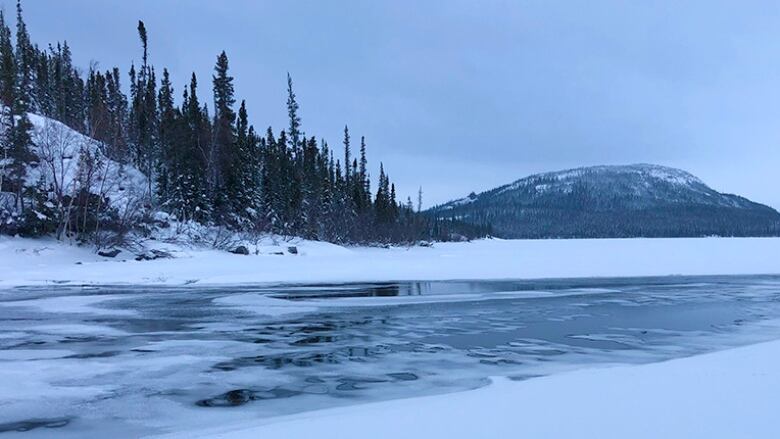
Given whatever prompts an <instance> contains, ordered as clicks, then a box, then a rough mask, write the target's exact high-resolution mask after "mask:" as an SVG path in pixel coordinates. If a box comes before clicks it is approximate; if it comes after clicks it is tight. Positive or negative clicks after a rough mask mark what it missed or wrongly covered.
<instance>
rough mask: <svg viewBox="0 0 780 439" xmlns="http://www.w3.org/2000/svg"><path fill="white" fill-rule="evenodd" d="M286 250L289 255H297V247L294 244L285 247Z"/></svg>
mask: <svg viewBox="0 0 780 439" xmlns="http://www.w3.org/2000/svg"><path fill="white" fill-rule="evenodd" d="M287 252H288V253H290V254H291V255H297V254H298V247H296V246H291V247H287Z"/></svg>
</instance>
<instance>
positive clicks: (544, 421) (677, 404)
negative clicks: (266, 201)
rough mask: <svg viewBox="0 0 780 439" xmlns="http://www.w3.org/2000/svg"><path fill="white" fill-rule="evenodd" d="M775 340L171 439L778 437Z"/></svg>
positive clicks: (779, 380) (779, 382)
mask: <svg viewBox="0 0 780 439" xmlns="http://www.w3.org/2000/svg"><path fill="white" fill-rule="evenodd" d="M778 361H780V341H774V342H768V343H763V344H758V345H753V346H748V347H742V348H737V349H733V350H728V351H722V352H716V353H712V354H706V355H700V356H695V357H690V358H684V359H678V360H672V361H668V362H663V363H655V364H648V365H642V366H615V367H606V368H599V369H586V370H580V371H575V372H569V373H564V374H559V375H552V376H548V377H543V378H536V379H531V380H528V381H521V382H513V381H510V380H508V379H506V378H494V379H493V383H492V384H491V385H490V386H488V387H485V388H481V389H478V390H473V391H467V392H460V393H455V394H448V395H437V396H428V397H419V398H411V399H402V400H394V401H387V402H380V403H373V404H365V405H361V406H354V407H345V408H336V409H327V410H321V411H314V412H308V413H302V414H297V415H291V416H284V417H277V418H272V419H265V420H255V421H250V422H246V423H240V424H232V425H225V426H219V427H215V428H213V429H207V430H199V431H187V432H179V433H176V434H173V435H167V436H163V437H166V438H169V439H173V438H181V437H187V438H199V437H209V438H221V439H243V438H259V437H276V438H283V437H284V438H305V437H317V438H319V439H328V438H338V439H351V438H355V439H363V438H366V437H370V438H372V439H385V438H387V439H398V438H425V439H436V438H447V439H460V438H581V439H587V438H594V439H609V438H615V439H618V438H619V439H624V438H632V439H642V438H648V439H650V438H653V439H656V438H667V439H675V438H680V439H683V438H685V439H687V438H708V439H718V438H734V439H736V438H752V439H760V438H767V439H769V438H776V437H780V422H778V421H777V407H778V405H779V404H780V368H778V367H777V364H778Z"/></svg>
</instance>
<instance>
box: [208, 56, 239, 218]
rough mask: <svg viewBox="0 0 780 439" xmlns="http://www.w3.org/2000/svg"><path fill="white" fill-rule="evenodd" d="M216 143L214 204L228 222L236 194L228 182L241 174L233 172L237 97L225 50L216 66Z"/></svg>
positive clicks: (214, 77)
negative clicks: (230, 201)
mask: <svg viewBox="0 0 780 439" xmlns="http://www.w3.org/2000/svg"><path fill="white" fill-rule="evenodd" d="M214 72H215V74H214V76H213V84H214V143H213V146H212V151H213V152H212V159H213V160H214V162H213V163H212V166H213V175H212V178H213V181H212V182H211V185H212V196H213V205H214V209H215V211H216V214H217V215H218V216H219V217H220V218H221V219H223V220H226V219H228V217H229V216H230V214H231V213H232V212H230V205H229V200H230V198H231V196H232V195H233V193H229V192H228V191H229V190H232V189H235V188H234V187H232V186H231V187H230V188H228V187H227V184H228V182H229V181H234V180H235V179H236V177H235V176H233V175H231V174H233V173H234V172H238V171H237V170H235V169H233V165H234V164H235V163H236V157H235V156H236V154H235V140H236V132H235V120H236V113H235V111H233V104H235V102H236V100H235V97H234V88H233V77H232V76H230V75H229V74H228V57H227V54H226V53H225V52H224V51H222V53H220V55H219V56H218V57H217V64H216V65H215V66H214Z"/></svg>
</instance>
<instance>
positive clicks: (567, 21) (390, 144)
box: [0, 0, 780, 207]
mask: <svg viewBox="0 0 780 439" xmlns="http://www.w3.org/2000/svg"><path fill="white" fill-rule="evenodd" d="M14 3H15V2H14V1H11V0H0V4H1V5H3V7H4V8H5V10H6V12H7V13H8V12H12V11H13V9H14V6H13V5H14ZM24 8H25V17H26V20H27V23H28V26H29V28H30V31H31V33H32V37H33V40H34V41H35V42H37V43H38V44H46V43H49V42H54V41H56V40H63V39H67V40H68V42H69V43H70V45H71V47H72V49H73V52H74V60H75V61H76V62H77V63H78V64H79V65H81V66H84V67H87V66H88V65H89V63H90V62H91V61H97V62H99V64H100V66H101V67H103V68H108V67H112V66H114V65H118V66H119V67H120V68H121V69H122V71H123V72H127V70H128V69H129V65H130V62H131V61H132V60H136V62H137V61H138V60H139V59H140V48H139V43H138V38H137V35H136V23H137V20H138V19H142V20H144V21H145V23H146V27H147V29H148V31H149V41H150V43H149V44H150V59H151V61H152V62H153V64H154V65H155V66H157V67H158V68H160V69H161V68H162V67H164V66H165V67H168V68H169V70H171V73H172V76H173V79H174V84H175V86H176V93H177V95H179V94H180V92H181V90H182V85H184V84H185V83H186V82H187V79H188V77H189V74H190V72H191V71H193V70H194V71H195V72H196V73H197V74H198V77H199V79H200V82H201V90H200V95H201V99H202V100H204V101H209V100H210V80H211V71H212V70H211V69H212V67H213V64H214V61H215V59H216V55H217V54H218V53H219V52H220V51H221V50H223V49H224V50H226V51H227V53H228V56H229V58H230V61H231V69H232V73H233V75H234V76H235V77H236V91H237V95H238V97H239V99H241V98H244V99H246V100H247V104H248V108H249V113H250V118H251V120H252V122H253V123H254V125H255V126H256V128H258V129H261V130H262V129H264V128H265V127H267V126H268V125H273V127H274V128H275V129H276V131H278V130H280V129H282V128H284V127H285V126H286V120H285V115H286V113H285V109H284V102H285V95H284V94H285V75H286V72H287V71H289V72H290V73H291V74H292V76H293V79H294V81H295V85H296V93H297V94H298V97H299V101H300V104H301V108H302V118H303V125H304V129H305V131H306V132H307V133H308V134H310V135H311V134H315V135H317V136H318V137H325V138H326V139H327V140H328V142H329V144H330V145H331V146H340V144H341V131H342V130H343V126H344V124H345V123H346V124H349V126H350V130H351V132H352V135H353V139H359V136H360V135H365V136H366V138H367V143H368V147H369V161H370V162H371V163H372V165H374V167H375V168H378V163H379V161H380V160H381V161H383V162H384V163H385V167H386V169H388V170H389V173H390V176H391V178H392V179H394V180H395V181H396V182H397V185H398V189H399V193H400V194H401V195H403V196H404V197H405V196H406V195H411V196H412V197H413V198H414V196H415V194H416V191H417V186H418V185H422V186H423V190H424V191H425V201H426V203H425V204H426V205H430V204H433V203H438V202H443V201H446V200H448V199H450V198H455V197H460V196H463V195H465V194H467V193H468V192H470V191H472V190H474V191H480V190H484V189H488V188H490V187H492V186H496V185H499V184H502V183H507V182H510V181H513V180H515V179H517V178H520V177H523V176H525V175H527V174H529V173H532V172H539V171H549V170H557V169H561V168H566V167H575V166H582V165H595V164H624V163H636V162H649V163H657V164H663V165H669V166H675V167H680V168H683V169H686V170H688V171H691V172H692V173H694V174H696V175H697V176H699V177H701V178H702V179H703V180H705V181H706V182H707V183H709V184H710V185H711V186H713V187H714V188H715V189H717V190H720V191H724V192H733V193H739V194H741V195H745V196H747V197H749V198H752V199H754V200H756V201H759V202H764V203H768V204H771V205H773V206H774V207H780V190H778V188H780V172H778V169H779V168H780V123H778V122H780V87H779V85H780V26H778V25H777V24H778V23H780V2H776V1H767V2H748V1H745V2H742V1H739V2H738V1H728V2H719V1H686V2H678V1H668V2H662V1H651V2H640V1H575V0H571V1H566V2H564V1H550V0H540V1H480V2H476V1H468V2H467V1H453V0H447V1H424V2H421V1H399V0H394V1H385V2H379V1H327V2H326V1H316V0H311V1H273V2H271V1H268V2H261V1H248V0H246V1H236V0H233V1H220V2H217V1H196V0H178V1H176V0H169V1H160V0H134V1H99V0H80V1H60V0H49V1H47V0H34V1H32V0H26V1H25V2H24ZM125 78H126V76H125ZM376 173H377V170H376V169H374V174H376Z"/></svg>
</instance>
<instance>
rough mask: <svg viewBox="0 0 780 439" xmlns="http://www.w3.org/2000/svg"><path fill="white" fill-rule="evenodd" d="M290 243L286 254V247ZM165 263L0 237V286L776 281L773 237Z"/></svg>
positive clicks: (183, 255) (212, 257)
mask: <svg viewBox="0 0 780 439" xmlns="http://www.w3.org/2000/svg"><path fill="white" fill-rule="evenodd" d="M289 245H295V246H297V248H298V254H297V255H292V254H289V252H288V251H287V246H289ZM155 246H156V248H160V249H163V250H166V251H169V252H171V253H172V254H173V255H174V256H175V258H174V259H161V260H155V261H142V262H138V261H134V260H133V259H132V257H133V255H131V254H129V253H127V252H124V253H122V254H120V255H119V256H117V257H116V258H114V259H110V258H102V257H100V256H97V255H95V254H94V253H92V252H91V251H89V250H87V249H85V248H79V247H73V246H69V245H64V244H61V243H58V242H56V241H53V240H29V239H22V238H9V237H0V286H16V285H40V284H50V283H70V284H111V283H133V284H167V285H183V284H192V283H197V284H199V285H200V284H249V283H304V282H309V283H314V282H351V281H370V282H376V281H392V280H445V279H531V278H551V277H607V276H664V275H720V274H776V273H780V259H778V255H780V238H675V239H592V240H589V239H582V240H498V239H494V240H481V241H475V242H470V243H441V244H436V245H435V246H434V247H433V248H426V247H412V248H400V247H399V248H390V249H383V248H363V247H358V248H344V247H340V246H337V245H333V244H327V243H322V242H312V241H294V242H280V243H278V244H274V245H265V246H263V251H261V252H260V254H259V255H255V254H252V255H249V256H243V255H234V254H230V253H227V252H224V251H219V250H211V249H192V248H186V247H183V246H177V245H174V244H165V243H163V242H158V243H157V244H156V245H155Z"/></svg>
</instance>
